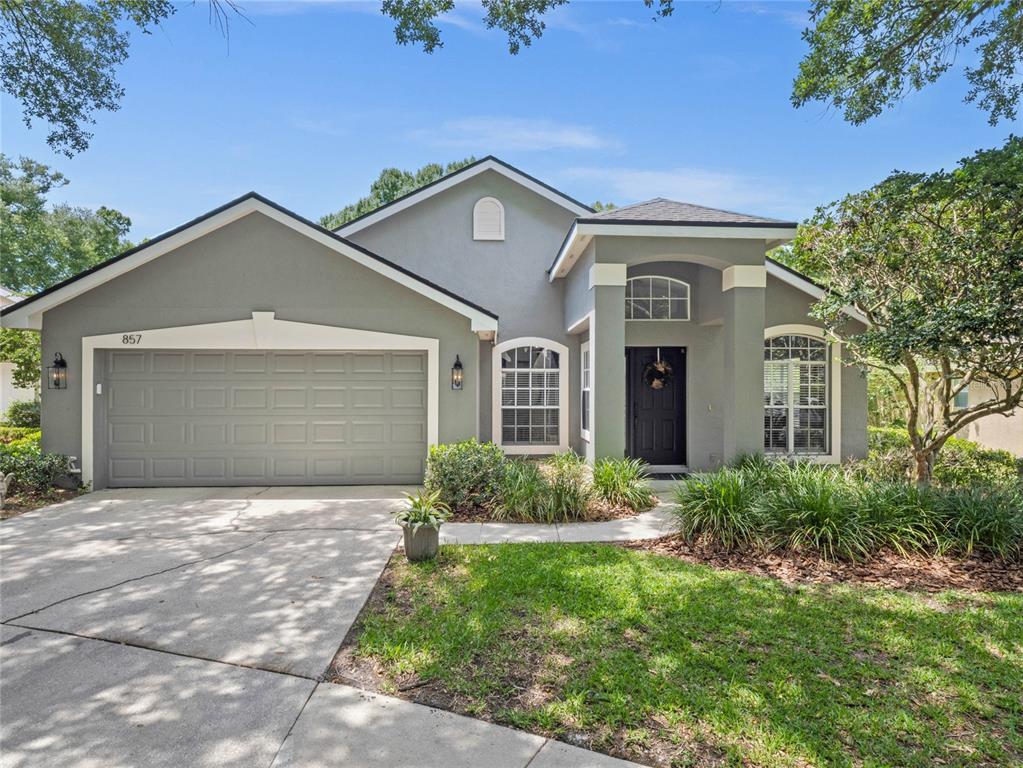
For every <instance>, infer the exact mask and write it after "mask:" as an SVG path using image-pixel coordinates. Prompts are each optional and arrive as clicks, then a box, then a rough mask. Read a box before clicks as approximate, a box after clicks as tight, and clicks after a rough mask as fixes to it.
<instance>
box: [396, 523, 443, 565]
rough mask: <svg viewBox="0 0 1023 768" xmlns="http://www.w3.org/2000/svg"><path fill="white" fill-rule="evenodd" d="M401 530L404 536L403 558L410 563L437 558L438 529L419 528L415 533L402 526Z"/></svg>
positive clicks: (425, 526)
mask: <svg viewBox="0 0 1023 768" xmlns="http://www.w3.org/2000/svg"><path fill="white" fill-rule="evenodd" d="M401 528H402V531H403V532H404V534H405V557H407V558H408V560H409V562H410V563H418V562H421V561H423V560H433V558H435V557H436V556H437V547H438V546H439V544H440V529H438V528H430V527H429V526H427V525H424V526H421V527H420V528H419V529H417V530H415V531H413V530H412V529H411V528H409V527H408V526H404V525H403V526H402V527H401Z"/></svg>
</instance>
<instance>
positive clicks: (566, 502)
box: [494, 451, 593, 524]
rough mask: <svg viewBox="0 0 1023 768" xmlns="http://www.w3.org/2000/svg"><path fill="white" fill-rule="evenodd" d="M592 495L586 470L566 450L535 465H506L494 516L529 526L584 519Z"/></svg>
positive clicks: (521, 462) (524, 461) (581, 461)
mask: <svg viewBox="0 0 1023 768" xmlns="http://www.w3.org/2000/svg"><path fill="white" fill-rule="evenodd" d="M592 497H593V494H592V491H591V486H590V478H589V467H588V466H587V464H586V461H585V460H584V459H583V458H582V457H580V456H579V455H578V454H575V453H572V452H571V451H567V452H565V453H559V454H555V455H554V456H551V457H550V458H549V459H547V460H546V461H544V462H542V463H539V462H535V461H529V460H528V459H522V460H513V461H509V462H508V466H507V468H506V470H505V476H504V481H503V483H502V486H501V494H500V502H499V504H498V506H497V507H496V509H495V512H494V517H496V518H498V519H503V520H521V521H525V522H531V523H547V524H551V523H565V522H571V521H575V520H585V519H586V518H587V516H588V511H589V505H590V500H591V499H592Z"/></svg>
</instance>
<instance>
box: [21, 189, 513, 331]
mask: <svg viewBox="0 0 1023 768" xmlns="http://www.w3.org/2000/svg"><path fill="white" fill-rule="evenodd" d="M252 213H261V214H263V215H264V216H267V217H269V218H271V219H273V220H274V221H276V222H278V223H280V224H283V225H285V226H286V227H288V228H290V229H292V230H294V231H295V232H298V233H299V234H302V235H305V236H306V237H308V238H309V239H311V240H313V241H315V242H317V243H319V244H320V245H322V246H324V247H326V248H329V249H330V250H332V251H335V252H336V253H340V254H341V255H343V256H347V257H348V258H349V259H351V260H352V261H354V262H356V263H357V264H361V265H362V266H364V267H367V268H368V269H371V270H373V271H374V272H376V273H378V274H380V275H383V276H384V277H386V278H388V279H390V280H393V281H394V282H396V283H398V284H399V285H403V286H405V287H406V288H409V289H411V290H413V291H415V292H416V293H419V294H420V295H422V296H425V297H426V298H428V299H430V300H432V301H435V302H437V303H438V304H440V305H442V306H445V307H447V308H448V309H451V310H453V311H455V312H458V313H459V314H461V315H464V316H465V317H467V318H468V319H469V323H470V327H471V328H472V330H473V332H475V333H485V332H490V331H496V330H497V320H496V319H495V318H493V317H491V316H490V315H488V314H486V313H484V312H481V311H480V310H478V309H476V308H475V307H472V306H471V305H469V304H466V303H465V302H462V301H459V300H458V299H455V298H453V297H452V296H449V295H448V294H446V293H444V292H443V291H440V290H438V289H437V288H434V287H433V286H431V285H428V284H426V283H424V282H422V281H421V280H419V279H417V278H415V277H412V276H411V275H408V274H406V273H405V272H402V271H401V270H399V269H396V268H395V267H392V266H390V265H388V264H385V263H383V262H381V261H379V260H378V259H375V258H373V257H372V256H369V255H367V254H365V253H363V252H362V251H360V250H358V249H357V248H353V247H352V246H350V245H348V244H346V243H344V242H341V241H339V240H337V239H336V238H334V237H332V236H331V235H330V234H328V233H326V232H323V231H320V230H318V229H315V228H314V227H311V226H310V225H309V224H308V223H306V222H304V221H302V220H300V219H296V218H295V217H294V216H291V215H289V214H287V213H285V212H284V211H280V210H278V209H277V208H275V207H273V206H270V205H267V204H266V203H264V202H263V201H261V200H258V199H256V198H246V199H244V200H240V201H239V202H238V203H237V204H235V205H232V206H231V207H230V208H228V209H226V210H223V211H221V212H220V213H217V214H215V215H213V216H210V217H209V218H207V219H205V220H203V221H200V222H197V223H196V224H194V225H192V226H190V227H188V228H186V229H183V230H181V231H180V232H176V233H175V234H173V235H171V236H170V237H167V238H164V239H163V240H159V241H157V242H155V243H154V244H153V245H152V246H150V247H144V248H141V249H140V250H138V251H136V252H135V253H133V254H131V255H130V256H128V257H126V258H124V259H121V260H120V261H117V262H114V263H113V264H110V265H109V266H107V267H104V268H102V269H99V270H97V271H96V272H93V273H92V274H89V275H86V276H85V277H82V278H80V279H78V280H75V281H74V282H72V283H69V284H68V285H66V286H64V287H63V288H61V289H59V290H56V291H54V292H53V293H51V294H48V295H46V296H42V297H40V298H39V299H38V300H37V301H34V302H32V303H31V304H29V305H27V306H26V307H25V308H24V309H21V310H15V311H14V312H11V313H10V314H8V315H6V316H5V317H4V327H10V328H35V329H41V328H42V315H43V313H44V312H46V311H47V310H48V309H52V308H53V307H55V306H58V305H60V304H63V303H64V302H66V301H68V300H70V299H73V298H74V297H75V296H79V295H80V294H82V293H85V292H86V291H89V290H91V289H93V288H95V287H97V286H99V285H102V284H103V283H106V282H108V281H110V280H113V279H114V278H116V277H119V276H120V275H123V274H125V273H126V272H130V271H131V270H133V269H136V268H137V267H140V266H142V265H143V264H147V263H148V262H150V261H152V260H153V259H156V258H158V257H160V256H162V255H164V254H165V253H168V252H170V251H173V250H175V249H177V248H181V247H182V246H184V245H187V244H188V243H190V242H192V241H193V240H197V239H198V238H200V237H203V236H205V235H208V234H210V233H211V232H214V231H216V230H218V229H220V228H222V227H224V226H226V225H228V224H230V223H232V222H234V221H237V220H239V219H241V218H243V217H245V216H248V215H250V214H252Z"/></svg>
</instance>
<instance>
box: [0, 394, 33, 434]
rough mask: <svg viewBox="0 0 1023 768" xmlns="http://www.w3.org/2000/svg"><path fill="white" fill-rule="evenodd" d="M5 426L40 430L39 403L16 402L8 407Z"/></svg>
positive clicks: (28, 401)
mask: <svg viewBox="0 0 1023 768" xmlns="http://www.w3.org/2000/svg"><path fill="white" fill-rule="evenodd" d="M4 424H5V425H6V426H8V427H31V428H33V429H39V401H38V400H15V401H14V402H13V403H11V404H10V405H9V406H7V413H5V414H4Z"/></svg>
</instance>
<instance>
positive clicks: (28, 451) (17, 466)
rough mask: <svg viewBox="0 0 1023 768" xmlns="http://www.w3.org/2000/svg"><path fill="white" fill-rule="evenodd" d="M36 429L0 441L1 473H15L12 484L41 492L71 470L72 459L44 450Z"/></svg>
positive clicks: (22, 488) (19, 488)
mask: <svg viewBox="0 0 1023 768" xmlns="http://www.w3.org/2000/svg"><path fill="white" fill-rule="evenodd" d="M39 435H40V433H39V432H31V433H30V434H29V435H27V436H26V437H22V438H20V439H18V440H12V441H10V442H7V443H3V444H0V474H2V475H7V474H13V475H14V483H13V486H14V487H15V488H16V489H18V490H22V491H34V492H43V491H46V490H49V489H50V488H51V487H52V486H53V483H54V481H55V480H56V479H57V478H58V477H61V476H62V475H67V474H69V472H70V471H71V459H70V458H68V457H67V456H63V455H61V454H59V453H44V452H43V451H42V449H41V448H40V447H39Z"/></svg>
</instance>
